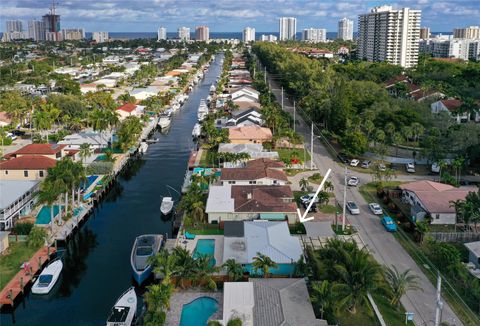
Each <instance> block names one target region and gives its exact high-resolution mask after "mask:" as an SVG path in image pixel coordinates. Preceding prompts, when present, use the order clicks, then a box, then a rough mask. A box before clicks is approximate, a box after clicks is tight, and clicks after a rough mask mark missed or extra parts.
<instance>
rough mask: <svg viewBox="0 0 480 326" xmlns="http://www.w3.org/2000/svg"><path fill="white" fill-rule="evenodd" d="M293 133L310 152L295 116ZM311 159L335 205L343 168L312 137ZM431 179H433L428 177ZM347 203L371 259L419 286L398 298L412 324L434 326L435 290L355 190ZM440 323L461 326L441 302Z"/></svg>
mask: <svg viewBox="0 0 480 326" xmlns="http://www.w3.org/2000/svg"><path fill="white" fill-rule="evenodd" d="M269 81H270V85H271V88H272V92H273V93H274V95H275V97H276V98H277V101H278V102H279V103H281V90H280V87H279V85H278V84H277V83H276V82H275V80H273V79H271V78H269ZM284 110H286V111H288V112H290V113H291V114H292V115H293V103H292V102H290V100H289V99H287V98H286V96H285V94H284ZM296 121H297V123H296V131H297V132H299V133H300V134H301V135H303V137H304V139H305V144H306V147H307V148H308V149H310V126H307V125H306V124H305V122H304V121H303V119H302V118H301V117H300V115H298V114H297V117H296ZM313 147H314V148H313V152H314V153H313V155H312V157H313V160H314V163H315V164H316V166H317V168H318V169H319V170H320V172H321V173H322V175H324V174H325V173H326V171H327V170H328V169H329V168H330V169H332V174H331V180H332V182H333V184H334V187H335V197H336V198H337V200H338V202H340V203H341V202H342V201H343V185H344V167H343V166H341V165H340V164H339V163H338V162H337V161H335V160H333V159H332V157H331V156H330V154H329V152H328V151H327V150H326V148H325V147H324V145H323V144H322V143H321V142H320V141H319V140H318V139H317V138H316V137H314V146H313ZM352 174H354V175H355V176H357V177H358V178H359V179H360V184H363V183H366V182H371V181H372V179H371V176H370V175H368V174H360V173H356V172H355V173H353V172H352ZM432 178H433V177H432ZM399 179H402V180H407V179H409V180H414V179H425V176H414V175H412V176H411V177H410V176H399V177H398V178H397V180H399ZM346 197H347V200H353V201H354V202H355V203H356V204H357V205H358V206H359V207H360V215H349V214H348V213H347V214H348V215H347V217H348V219H349V221H350V223H351V224H352V225H353V226H354V227H355V228H356V229H357V230H358V232H359V234H360V236H361V238H362V239H363V241H364V242H365V244H366V245H367V247H368V249H369V250H370V251H371V253H372V255H373V256H374V257H375V259H376V260H377V261H378V262H379V263H380V264H382V265H386V266H392V265H394V266H396V267H397V269H398V270H399V271H400V272H403V271H405V270H407V269H410V270H411V271H412V273H413V274H415V275H417V276H418V277H419V285H420V287H421V288H422V289H423V291H409V292H408V293H407V294H406V295H404V296H403V297H402V299H401V302H402V304H403V306H404V307H405V309H406V311H408V312H413V313H414V322H415V324H416V325H434V320H435V307H436V289H435V287H434V286H433V285H432V283H431V282H430V280H429V279H428V278H427V277H426V276H425V274H424V273H423V272H422V270H421V269H420V268H419V267H418V266H417V264H416V263H415V261H414V260H413V259H412V258H411V257H410V255H409V254H408V253H407V252H406V251H405V250H404V249H403V247H402V246H401V245H400V243H398V242H397V240H396V239H395V237H394V236H393V235H392V234H390V233H388V232H386V231H385V229H384V228H383V226H382V225H381V223H380V219H379V217H378V216H375V215H373V214H372V213H371V212H370V210H369V209H368V203H367V201H365V199H364V198H363V196H362V195H361V194H360V192H359V191H358V189H357V188H356V187H349V188H348V189H347V195H346ZM442 321H443V322H448V323H449V324H452V325H463V324H462V323H461V321H460V320H459V318H458V317H457V316H456V315H455V313H454V312H453V311H452V309H451V308H450V306H449V305H448V304H447V303H446V302H444V306H443V312H442Z"/></svg>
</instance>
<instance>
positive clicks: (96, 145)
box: [58, 131, 112, 150]
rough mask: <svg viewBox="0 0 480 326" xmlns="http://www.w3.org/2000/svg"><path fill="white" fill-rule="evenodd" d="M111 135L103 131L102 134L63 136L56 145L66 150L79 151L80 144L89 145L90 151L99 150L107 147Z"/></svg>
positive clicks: (89, 132) (83, 133)
mask: <svg viewBox="0 0 480 326" xmlns="http://www.w3.org/2000/svg"><path fill="white" fill-rule="evenodd" d="M111 137H112V133H111V132H109V131H103V132H102V133H99V132H95V131H82V132H80V133H77V134H71V135H68V136H65V137H64V138H63V139H62V140H61V141H59V142H58V144H61V145H65V146H68V149H70V150H71V149H79V148H80V146H81V145H82V144H85V143H86V144H89V145H90V148H92V149H100V148H105V147H108V145H109V143H110V139H111Z"/></svg>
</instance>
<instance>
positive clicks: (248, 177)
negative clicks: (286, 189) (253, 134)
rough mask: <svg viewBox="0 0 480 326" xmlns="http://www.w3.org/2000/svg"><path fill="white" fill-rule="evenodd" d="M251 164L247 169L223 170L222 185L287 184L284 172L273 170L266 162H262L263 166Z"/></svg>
mask: <svg viewBox="0 0 480 326" xmlns="http://www.w3.org/2000/svg"><path fill="white" fill-rule="evenodd" d="M260 161H261V160H260ZM251 162H254V161H251ZM251 162H247V165H246V166H245V167H239V168H224V169H222V172H221V176H220V182H221V184H222V185H227V184H230V185H255V184H257V185H269V186H273V185H282V186H283V185H286V184H287V182H288V178H287V174H286V173H285V172H284V171H283V170H281V169H277V168H272V167H270V165H269V164H268V163H265V161H262V163H263V164H249V163H251Z"/></svg>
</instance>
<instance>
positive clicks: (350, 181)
mask: <svg viewBox="0 0 480 326" xmlns="http://www.w3.org/2000/svg"><path fill="white" fill-rule="evenodd" d="M358 182H359V181H358V178H357V177H350V178H348V181H347V185H349V186H354V187H356V186H358Z"/></svg>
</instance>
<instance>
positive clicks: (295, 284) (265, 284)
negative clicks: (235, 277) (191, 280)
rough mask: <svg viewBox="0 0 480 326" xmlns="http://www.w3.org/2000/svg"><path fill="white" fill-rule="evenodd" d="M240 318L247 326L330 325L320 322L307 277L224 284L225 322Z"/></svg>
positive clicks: (259, 279) (244, 325) (255, 279)
mask: <svg viewBox="0 0 480 326" xmlns="http://www.w3.org/2000/svg"><path fill="white" fill-rule="evenodd" d="M233 318H240V320H241V321H242V325H243V326H254V325H262V326H279V325H282V326H287V325H309V326H326V325H328V323H327V322H326V321H325V320H321V319H317V318H316V317H315V313H314V311H313V308H312V303H311V302H310V297H309V294H308V289H307V285H306V282H305V279H303V278H266V279H263V278H251V279H249V282H225V283H224V284H223V320H222V322H223V323H222V324H223V325H227V323H228V321H229V320H231V319H233Z"/></svg>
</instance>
